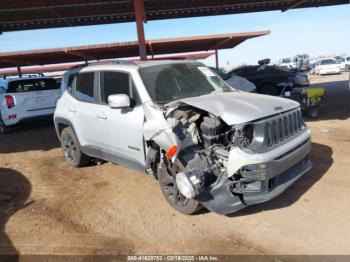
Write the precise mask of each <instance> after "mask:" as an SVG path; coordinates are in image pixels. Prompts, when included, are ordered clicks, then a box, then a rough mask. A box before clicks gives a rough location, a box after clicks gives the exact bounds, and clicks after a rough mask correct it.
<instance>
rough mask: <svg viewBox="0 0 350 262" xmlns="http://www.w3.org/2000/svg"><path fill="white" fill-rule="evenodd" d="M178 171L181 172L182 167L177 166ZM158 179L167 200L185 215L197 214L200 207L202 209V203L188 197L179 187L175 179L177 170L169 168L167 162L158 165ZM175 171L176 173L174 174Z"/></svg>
mask: <svg viewBox="0 0 350 262" xmlns="http://www.w3.org/2000/svg"><path fill="white" fill-rule="evenodd" d="M175 171H176V173H178V172H181V171H180V168H178V167H176V168H175ZM157 173H158V180H159V185H160V189H161V190H162V193H163V195H164V197H165V199H166V201H167V202H168V203H169V204H170V205H171V206H172V207H173V208H174V209H176V210H177V211H179V212H180V213H182V214H185V215H193V214H196V213H197V212H198V211H199V210H200V209H202V205H201V204H200V203H199V202H198V201H196V200H194V199H190V198H186V197H185V196H184V195H182V194H181V193H180V191H179V190H178V188H177V185H176V181H175V175H176V173H175V172H172V171H170V170H169V168H167V167H166V164H163V163H160V164H159V165H158V172H157ZM172 173H174V174H172Z"/></svg>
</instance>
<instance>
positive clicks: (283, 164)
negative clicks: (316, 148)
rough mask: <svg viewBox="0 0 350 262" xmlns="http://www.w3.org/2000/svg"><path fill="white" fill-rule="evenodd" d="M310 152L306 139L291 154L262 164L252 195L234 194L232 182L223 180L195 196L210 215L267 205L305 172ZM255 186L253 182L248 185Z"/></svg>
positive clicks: (228, 179) (281, 155)
mask: <svg viewBox="0 0 350 262" xmlns="http://www.w3.org/2000/svg"><path fill="white" fill-rule="evenodd" d="M310 149H311V141H310V138H309V137H308V138H307V139H306V140H304V141H302V142H301V143H300V144H299V145H297V146H295V147H294V148H293V149H292V150H289V151H287V152H284V153H283V154H280V155H278V156H277V157H275V158H273V159H269V160H266V161H262V162H260V163H256V162H254V163H252V164H259V165H260V166H262V167H263V168H264V176H263V179H261V177H260V178H259V179H257V180H256V183H255V184H253V186H252V187H251V188H253V189H254V190H253V191H254V192H252V191H251V190H246V191H245V190H242V192H241V193H237V192H235V190H233V187H234V186H235V181H234V180H233V179H232V177H227V176H222V177H221V178H220V179H218V181H216V183H214V184H213V185H212V186H211V187H210V188H208V190H207V191H205V192H203V194H201V195H200V196H198V199H197V200H198V201H200V202H201V203H202V204H203V206H205V207H206V208H207V209H209V210H210V211H212V212H215V213H218V214H222V215H227V214H231V213H234V212H237V211H238V210H240V209H242V208H245V207H246V206H248V205H254V204H258V203H263V202H266V201H269V200H271V199H273V198H275V197H277V196H278V195H280V194H281V193H282V192H283V191H285V190H286V189H287V188H288V187H289V186H290V185H292V184H293V183H294V182H295V181H296V180H297V179H299V178H300V177H301V176H302V175H303V174H305V173H306V172H308V171H309V170H310V169H311V167H312V163H311V161H310V160H309V157H308V154H309V152H310ZM251 182H253V183H254V181H251Z"/></svg>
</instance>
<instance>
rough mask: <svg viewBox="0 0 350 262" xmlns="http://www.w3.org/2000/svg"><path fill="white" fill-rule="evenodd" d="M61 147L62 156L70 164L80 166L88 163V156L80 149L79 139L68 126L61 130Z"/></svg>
mask: <svg viewBox="0 0 350 262" xmlns="http://www.w3.org/2000/svg"><path fill="white" fill-rule="evenodd" d="M61 147H62V150H63V154H64V157H65V158H66V160H67V162H68V163H69V164H70V165H71V166H73V167H82V166H85V165H87V164H88V163H89V161H90V158H89V157H88V156H87V155H85V154H84V153H83V152H82V151H81V147H80V144H79V141H78V139H77V138H76V136H75V134H74V132H73V130H72V129H71V128H70V127H66V128H65V129H63V130H62V132H61Z"/></svg>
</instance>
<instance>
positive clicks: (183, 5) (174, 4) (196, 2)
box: [0, 0, 349, 32]
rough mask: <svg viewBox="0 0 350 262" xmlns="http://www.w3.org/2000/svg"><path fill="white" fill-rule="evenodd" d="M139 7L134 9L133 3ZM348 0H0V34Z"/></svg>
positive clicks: (316, 5)
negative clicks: (139, 13)
mask: <svg viewBox="0 0 350 262" xmlns="http://www.w3.org/2000/svg"><path fill="white" fill-rule="evenodd" d="M139 2H140V8H139V9H138V8H136V9H134V3H135V5H137V4H138V3H139ZM347 3H349V0H261V1H258V0H244V1H243V0H144V1H142V0H103V1H96V0H0V32H7V31H18V30H29V29H39V28H55V27H67V26H81V25H94V24H109V23H122V22H131V21H135V10H142V9H143V7H144V11H143V14H142V16H143V20H144V21H145V20H158V19H170V18H184V17H196V16H212V15H221V14H237V13H248V12H260V11H273V10H281V11H287V10H289V9H291V8H305V7H319V6H329V5H338V4H347Z"/></svg>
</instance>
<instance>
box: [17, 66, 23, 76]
mask: <svg viewBox="0 0 350 262" xmlns="http://www.w3.org/2000/svg"><path fill="white" fill-rule="evenodd" d="M17 73H18V77H22V70H21V67H20V66H17Z"/></svg>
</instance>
